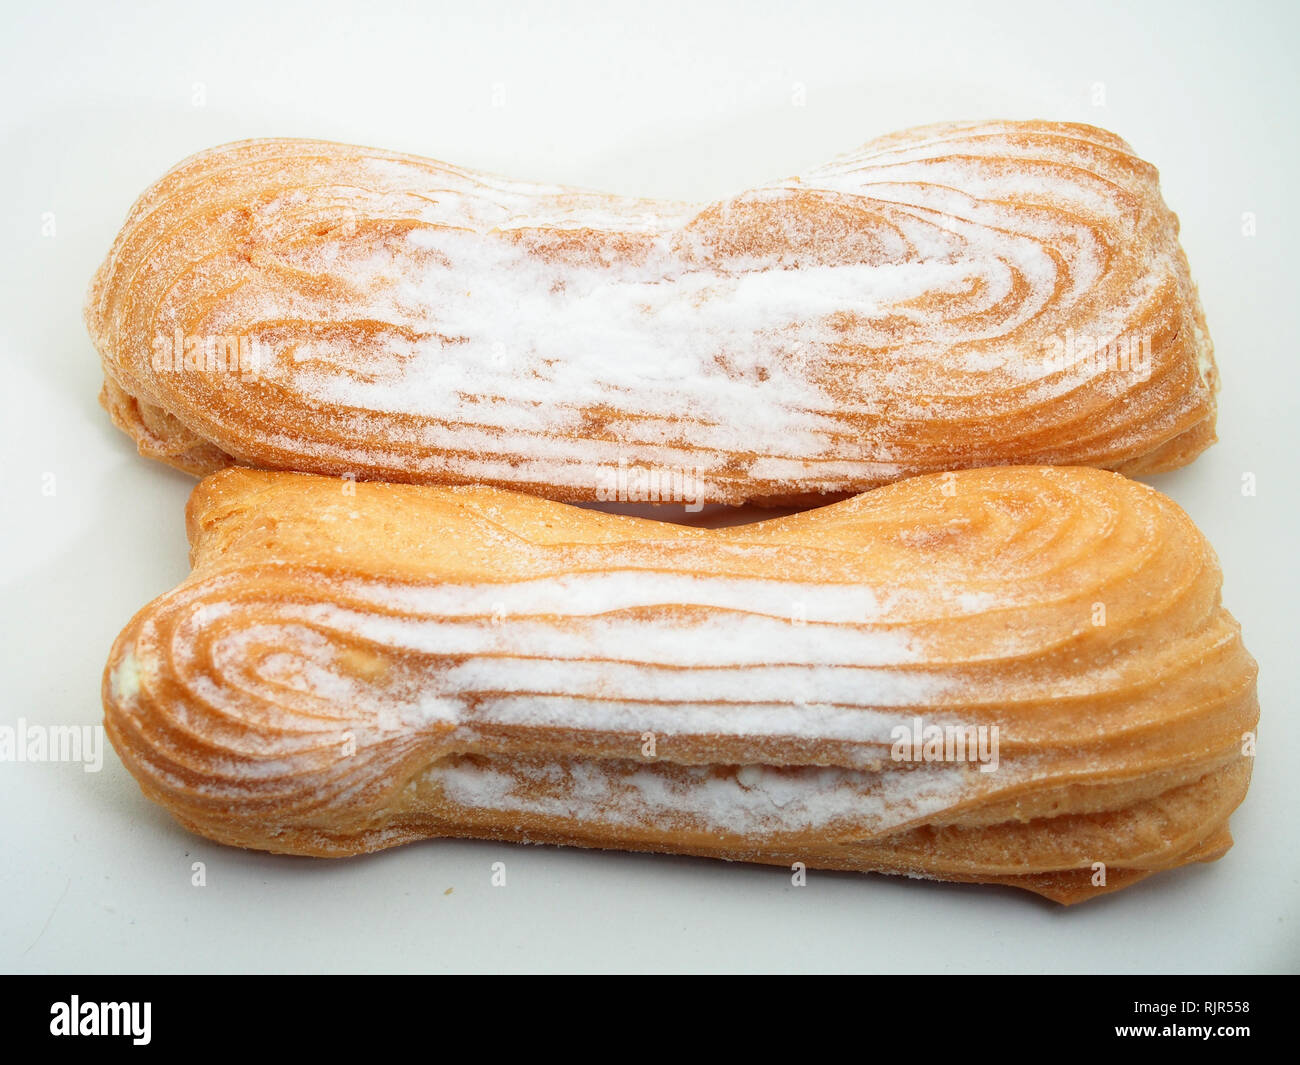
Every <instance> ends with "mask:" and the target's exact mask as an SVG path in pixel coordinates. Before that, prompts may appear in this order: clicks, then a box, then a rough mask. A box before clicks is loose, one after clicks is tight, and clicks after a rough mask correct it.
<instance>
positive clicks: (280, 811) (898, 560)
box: [103, 466, 1258, 903]
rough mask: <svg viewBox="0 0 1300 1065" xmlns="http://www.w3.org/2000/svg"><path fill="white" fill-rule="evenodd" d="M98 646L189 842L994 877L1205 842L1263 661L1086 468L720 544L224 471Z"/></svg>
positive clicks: (474, 498) (120, 736)
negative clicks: (464, 841)
mask: <svg viewBox="0 0 1300 1065" xmlns="http://www.w3.org/2000/svg"><path fill="white" fill-rule="evenodd" d="M188 528H189V534H190V539H191V545H192V562H193V572H192V573H191V575H190V576H189V577H188V578H187V579H186V580H185V581H184V582H182V583H181V584H180V585H179V587H177V588H176V589H175V590H174V591H171V592H168V593H166V594H164V595H162V596H161V597H159V598H158V599H156V600H155V601H154V602H152V603H151V604H149V605H148V606H146V607H145V608H144V609H143V610H141V611H140V612H139V613H138V614H137V615H136V616H135V618H133V619H132V620H131V622H130V623H129V624H128V625H127V626H126V628H125V629H124V630H123V631H122V633H121V635H120V636H119V637H118V639H117V641H116V643H115V644H114V646H113V649H112V652H111V655H110V657H109V660H108V663H107V666H106V669H105V673H104V681H103V699H104V707H105V725H106V729H107V733H108V736H109V738H110V739H111V741H112V743H113V745H114V747H115V748H116V749H117V751H118V753H119V754H120V756H121V758H122V761H123V763H124V764H125V765H126V766H127V768H128V769H129V770H130V771H131V773H132V774H134V776H135V778H136V779H137V780H138V782H139V784H140V786H141V788H142V789H143V791H144V793H145V795H147V796H148V797H149V798H151V799H153V800H155V801H156V802H158V803H161V804H162V805H163V806H164V807H165V808H166V809H167V810H169V811H170V812H171V814H172V815H173V816H174V817H175V818H176V819H177V820H178V821H179V822H180V823H181V824H182V825H184V826H186V827H187V828H189V829H191V830H193V831H194V832H197V833H199V834H201V835H203V836H205V837H208V838H210V839H213V840H216V841H219V842H222V843H227V844H233V845H236V846H240V847H249V848H256V849H258V850H263V851H274V852H280V853H289V854H299V855H318V856H344V855H356V854H361V853H363V852H369V851H376V850H379V849H382V848H386V847H392V846H395V845H398V844H403V843H407V842H410V841H414V840H420V839H426V838H431V837H472V838H482V839H491V840H500V841H512V842H529V843H548V844H565V845H572V846H578V847H590V848H607V849H618V850H632V851H655V852H668V853H675V854H686V855H698V856H702V857H712V858H722V859H729V860H737V861H744V862H755V863H763V864H767V865H775V866H784V867H787V868H791V869H794V870H796V871H797V872H798V871H799V870H817V869H832V870H856V871H862V872H877V873H887V874H898V875H906V876H910V877H919V878H928V879H936V880H948V881H963V882H974V883H987V884H1004V885H1012V886H1015V887H1020V888H1024V889H1027V890H1029V891H1032V892H1036V893H1038V894H1040V895H1043V896H1046V897H1048V898H1050V899H1054V900H1057V901H1059V902H1063V903H1072V902H1077V901H1080V900H1084V899H1088V898H1092V897H1094V896H1097V895H1100V894H1103V893H1105V892H1108V891H1113V890H1115V889H1116V888H1120V887H1124V886H1126V885H1128V884H1131V883H1133V882H1135V881H1137V880H1140V879H1142V878H1143V877H1146V876H1148V875H1150V874H1152V873H1155V872H1159V871H1162V870H1169V869H1173V868H1175V867H1178V866H1182V865H1185V864H1187V863H1191V862H1199V861H1206V860H1210V859H1214V858H1217V857H1219V856H1220V855H1222V854H1223V853H1224V852H1225V851H1226V850H1227V849H1228V847H1229V846H1230V844H1231V837H1230V836H1229V832H1228V818H1229V815H1230V814H1231V812H1232V811H1233V810H1234V809H1235V808H1236V806H1237V805H1238V804H1239V803H1240V802H1241V800H1242V798H1243V796H1244V794H1245V792H1246V788H1247V785H1248V783H1249V779H1250V771H1251V762H1252V758H1251V755H1252V754H1253V738H1254V729H1255V727H1256V722H1257V718H1258V705H1257V700H1256V691H1255V675H1256V667H1255V663H1254V661H1253V660H1252V658H1251V656H1250V655H1249V654H1248V653H1247V652H1246V650H1245V648H1244V647H1243V645H1242V641H1241V634H1240V630H1239V627H1238V625H1237V623H1236V622H1235V621H1234V620H1233V618H1232V617H1231V615H1230V614H1228V612H1227V611H1226V610H1225V609H1224V608H1223V606H1222V604H1221V602H1220V584H1221V576H1220V571H1219V567H1218V564H1217V562H1216V559H1215V557H1214V554H1213V552H1212V550H1211V549H1210V547H1209V546H1208V544H1207V543H1206V541H1205V539H1204V538H1203V537H1202V536H1201V534H1200V533H1199V532H1198V531H1197V529H1196V528H1195V527H1194V525H1193V524H1192V522H1191V521H1190V520H1189V519H1188V517H1187V516H1186V515H1185V514H1184V513H1183V512H1182V511H1181V510H1180V509H1179V508H1178V507H1177V506H1176V505H1175V504H1174V503H1173V502H1171V501H1170V500H1169V499H1167V498H1166V497H1165V496H1163V495H1161V494H1160V493H1158V492H1156V491H1155V490H1153V489H1151V488H1149V487H1147V486H1145V485H1142V484H1140V483H1137V482H1134V481H1130V480H1127V479H1125V478H1124V477H1121V476H1118V475H1116V474H1113V473H1109V472H1105V471H1101V470H1097V469H1092V468H1083V467H1079V468H1052V467H1039V466H1019V467H1016V466H1008V467H999V468H985V469H974V470H966V471H961V472H955V473H946V474H938V475H933V476H922V477H917V478H912V479H909V480H905V481H901V482H898V483H895V484H891V485H889V486H886V487H883V488H880V489H877V490H875V491H871V492H868V493H865V494H861V495H858V496H855V497H853V498H850V499H847V500H844V501H841V502H838V503H834V504H832V505H828V506H825V507H822V508H820V509H816V510H810V511H805V512H803V513H798V514H795V515H792V516H788V517H779V518H772V519H769V520H766V521H762V522H758V523H755V524H750V525H743V526H737V527H732V528H725V529H700V528H690V527H686V526H679V525H671V524H666V523H661V522H654V521H647V520H643V519H638V518H632V517H626V516H620V515H614V514H608V513H602V512H598V511H594V510H590V509H584V508H579V507H572V506H568V505H565V504H562V503H557V502H553V501H548V500H543V499H540V498H537V497H535V496H532V495H528V494H523V493H517V492H512V491H507V490H502V489H498V488H493V487H486V486H472V487H446V488H443V487H430V486H415V485H402V484H382V483H367V482H355V481H351V480H348V479H342V478H331V477H323V476H313V475H305V474H289V473H276V472H264V471H254V470H249V469H246V468H240V467H236V468H233V469H228V470H225V471H222V472H219V473H217V474H214V475H212V476H210V477H208V478H207V479H205V480H203V481H202V482H201V483H200V484H199V485H198V487H197V488H196V489H195V491H194V493H193V495H192V498H191V500H190V504H189V509H188Z"/></svg>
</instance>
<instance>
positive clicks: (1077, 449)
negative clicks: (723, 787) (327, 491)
mask: <svg viewBox="0 0 1300 1065" xmlns="http://www.w3.org/2000/svg"><path fill="white" fill-rule="evenodd" d="M86 322H87V325H88V328H89V331H90V335H91V337H92V338H93V341H94V344H95V347H96V349H97V351H98V353H99V355H100V358H101V361H102V363H103V368H104V375H105V381H104V388H103V393H102V399H103V402H104V404H105V405H106V406H107V408H108V410H109V411H110V413H111V415H112V417H113V419H114V421H115V422H116V423H117V424H118V425H119V426H121V427H122V428H123V429H124V430H126V432H127V433H129V434H130V435H131V436H132V437H133V438H134V439H135V441H136V443H137V444H138V447H139V450H140V451H141V453H143V454H145V455H147V456H150V457H152V458H156V459H160V460H162V461H164V462H168V463H171V464H172V465H174V466H178V467H180V468H182V469H185V470H189V471H191V472H193V473H195V474H200V475H201V474H207V473H210V472H213V471H215V470H218V469H220V468H222V467H224V466H227V465H231V464H239V465H245V466H251V467H259V468H265V469H285V470H299V471H306V472H314V473H324V474H335V475H344V476H348V475H350V476H353V477H357V478H361V479H374V480H386V481H394V482H407V483H420V484H431V485H458V484H473V483H479V484H485V485H491V486H496V487H501V488H508V489H515V490H519V491H524V492H527V493H531V494H536V495H541V496H545V497H547V498H551V499H557V500H561V501H589V500H610V499H615V500H616V499H630V500H637V499H647V500H651V501H672V500H677V499H683V500H685V499H698V500H703V501H708V502H718V503H742V502H746V501H749V502H755V503H780V502H808V501H826V500H828V499H831V498H837V497H842V496H846V495H851V494H853V493H857V492H861V491H863V490H865V489H868V488H871V487H873V486H877V485H881V484H884V483H887V482H890V481H894V480H897V479H900V478H904V477H908V476H913V475H918V474H926V473H933V472H940V471H944V470H949V469H955V468H967V467H977V466H991V465H1013V464H1058V465H1088V466H1096V467H1100V468H1104V469H1109V470H1116V471H1120V472H1124V473H1128V474H1136V473H1149V472H1155V471H1161V470H1168V469H1172V468H1174V467H1177V466H1180V465H1183V464H1185V463H1187V462H1189V461H1191V460H1192V459H1193V458H1194V457H1195V456H1196V455H1197V454H1198V453H1199V452H1200V451H1202V450H1203V449H1204V448H1205V447H1206V446H1208V445H1209V444H1210V443H1211V442H1212V441H1213V440H1214V423H1215V389H1216V387H1217V375H1216V370H1215V364H1214V359H1213V348H1212V345H1211V342H1210V337H1209V334H1208V332H1207V330H1206V324H1205V318H1204V315H1203V313H1202V310H1201V306H1200V303H1199V300H1198V298H1197V293H1196V289H1195V286H1194V285H1193V283H1192V280H1191V276H1190V274H1189V271H1188V265H1187V260H1186V257H1185V256H1184V254H1183V251H1182V249H1181V247H1180V246H1179V243H1178V222H1177V219H1176V217H1175V216H1174V215H1173V213H1172V212H1171V211H1170V210H1169V209H1168V207H1166V205H1165V203H1164V201H1163V200H1162V198H1161V195H1160V190H1159V185H1158V180H1157V173H1156V170H1155V168H1154V167H1153V166H1151V165H1150V164H1149V163H1147V162H1144V161H1143V160H1142V159H1141V158H1139V157H1138V156H1137V155H1135V154H1134V152H1133V150H1132V149H1131V148H1130V147H1129V146H1128V145H1127V144H1126V143H1125V142H1124V141H1122V140H1121V139H1120V138H1118V137H1116V136H1115V135H1113V134H1111V133H1108V132H1105V131H1104V130H1100V129H1097V128H1094V127H1091V126H1083V125H1074V124H1067V123H1053V122H979V123H953V124H946V125H938V126H928V127H924V128H920V129H914V130H909V131H907V132H904V133H898V134H894V135H891V136H887V137H882V138H880V139H878V140H874V141H871V142H869V143H867V144H865V145H863V146H862V147H861V148H859V149H857V150H856V151H851V152H849V153H847V154H845V155H842V156H840V157H838V158H837V159H835V160H833V161H832V162H830V163H828V164H826V165H824V166H820V167H816V168H814V169H811V170H809V171H807V172H806V173H803V174H801V175H799V176H796V177H790V178H786V179H783V180H778V181H774V182H771V183H768V184H764V185H760V186H758V187H755V188H752V189H749V190H747V191H744V192H741V193H739V194H738V195H735V196H732V197H730V198H725V199H720V200H717V201H715V202H712V203H707V204H690V203H675V202H662V201H652V200H644V199H634V198H629V197H624V196H615V195H606V194H602V193H596V192H588V191H583V190H578V189H572V188H567V187H560V186H553V185H538V184H531V183H526V182H522V181H517V180H511V179H506V178H499V177H495V176H491V175H488V174H483V173H479V172H477V171H473V170H468V169H464V168H461V167H455V166H451V165H448V164H445V163H440V162H435V161H433V160H429V159H423V158H418V157H415V156H411V155H402V154H398V153H395V152H388V151H380V150H376V149H371V148H359V147H351V146H347V145H342V144H333V143H323V142H316V141H302V140H257V141H246V142H242V143H238V144H232V145H228V146H225V147H221V148H215V149H212V150H210V151H206V152H202V153H200V154H199V155H196V156H194V157H193V158H191V159H189V160H187V161H185V162H183V163H181V164H180V165H179V166H177V167H176V168H175V169H174V170H172V171H171V172H170V173H168V174H167V175H166V176H165V177H163V178H162V179H161V180H160V181H158V182H157V183H156V184H155V185H154V186H153V187H151V188H150V189H149V190H148V191H146V192H145V193H144V195H143V196H142V197H141V198H140V200H139V201H138V202H137V203H136V204H135V206H134V207H133V208H132V209H131V212H130V214H129V216H128V218H127V221H126V224H125V226H124V227H123V229H122V231H121V233H120V234H119V236H118V238H117V240H116V242H115V243H114V245H113V247H112V250H111V251H110V252H109V254H108V257H107V258H106V259H105V261H104V263H103V265H102V266H101V267H100V269H99V271H98V272H97V273H96V275H95V278H94V281H93V283H92V286H91V290H90V294H89V297H88V301H87V305H86ZM664 478H666V479H667V481H668V482H670V486H669V489H667V490H665V489H664V488H663V486H662V483H661V480H662V479H664ZM651 481H653V482H654V483H650V482H651ZM674 486H676V487H674Z"/></svg>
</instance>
